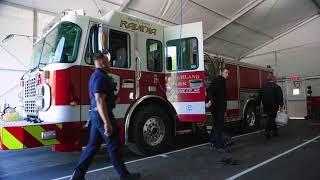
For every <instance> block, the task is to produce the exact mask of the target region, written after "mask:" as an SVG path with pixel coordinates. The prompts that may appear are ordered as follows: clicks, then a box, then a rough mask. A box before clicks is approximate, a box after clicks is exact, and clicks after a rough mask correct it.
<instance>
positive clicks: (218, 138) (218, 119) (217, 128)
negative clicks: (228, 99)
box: [211, 111, 225, 149]
mask: <svg viewBox="0 0 320 180" xmlns="http://www.w3.org/2000/svg"><path fill="white" fill-rule="evenodd" d="M212 113H213V118H214V119H213V128H212V130H211V140H212V142H214V146H215V148H217V149H220V148H224V144H225V142H224V137H223V127H224V111H214V112H212Z"/></svg>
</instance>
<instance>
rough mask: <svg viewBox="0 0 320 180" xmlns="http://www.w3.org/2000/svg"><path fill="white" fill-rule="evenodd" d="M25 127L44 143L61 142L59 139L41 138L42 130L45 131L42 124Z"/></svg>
mask: <svg viewBox="0 0 320 180" xmlns="http://www.w3.org/2000/svg"><path fill="white" fill-rule="evenodd" d="M24 129H25V131H27V132H28V133H29V134H30V135H31V136H33V137H34V138H36V139H37V140H38V141H39V142H41V143H42V144H43V145H52V144H60V142H59V141H58V140H57V139H50V140H43V139H42V138H41V132H45V130H44V129H43V128H42V127H41V126H26V127H24Z"/></svg>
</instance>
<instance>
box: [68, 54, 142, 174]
mask: <svg viewBox="0 0 320 180" xmlns="http://www.w3.org/2000/svg"><path fill="white" fill-rule="evenodd" d="M109 61H110V54H109V53H108V54H107V55H105V54H103V53H96V54H95V56H94V64H95V67H96V69H95V71H94V72H93V74H92V75H91V77H90V82H89V95H90V102H91V110H90V112H89V118H90V122H91V128H90V139H89V143H88V145H87V147H86V149H85V151H84V152H83V153H82V155H81V157H80V161H79V162H78V164H77V166H76V168H75V171H74V174H73V176H72V177H71V179H72V180H78V179H79V180H82V179H84V176H85V174H86V172H87V170H88V168H89V165H90V164H91V162H92V160H93V158H94V156H95V154H96V153H97V152H98V150H99V149H100V145H101V143H102V141H104V142H105V144H106V145H107V148H108V153H109V158H110V160H111V162H112V164H113V167H114V168H115V170H116V171H117V173H118V174H119V176H120V179H121V180H136V179H140V174H139V173H132V174H131V173H129V171H128V170H127V168H126V166H125V164H124V162H123V160H122V157H121V154H120V144H119V134H118V129H117V125H116V119H115V117H114V115H113V113H112V109H113V108H114V107H115V104H116V99H117V97H116V96H115V94H114V91H115V90H116V87H115V84H114V82H113V79H112V77H111V76H110V75H108V71H109V68H110V64H109Z"/></svg>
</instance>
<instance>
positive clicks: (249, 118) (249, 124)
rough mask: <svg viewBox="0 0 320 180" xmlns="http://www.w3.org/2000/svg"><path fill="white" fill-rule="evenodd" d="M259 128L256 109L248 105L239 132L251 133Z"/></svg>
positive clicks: (252, 105)
mask: <svg viewBox="0 0 320 180" xmlns="http://www.w3.org/2000/svg"><path fill="white" fill-rule="evenodd" d="M258 128H259V121H258V118H257V113H256V108H255V106H254V104H250V105H248V106H247V108H246V110H245V113H244V118H243V120H242V127H241V130H242V131H243V132H251V131H253V130H256V129H258Z"/></svg>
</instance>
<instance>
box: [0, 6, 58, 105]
mask: <svg viewBox="0 0 320 180" xmlns="http://www.w3.org/2000/svg"><path fill="white" fill-rule="evenodd" d="M35 14H36V16H34V15H35ZM34 17H36V18H34ZM53 18H54V14H48V13H45V12H42V11H38V10H34V9H31V8H26V7H23V6H18V5H14V4H11V3H6V2H0V27H1V28H0V82H1V86H0V107H1V110H2V106H3V104H4V102H7V103H9V104H10V105H11V106H13V107H16V106H18V104H19V102H18V92H19V91H20V87H19V86H18V85H19V82H20V78H21V76H22V75H23V74H24V72H25V71H26V70H27V69H29V65H30V58H31V54H32V45H33V39H32V38H26V37H19V36H15V37H14V38H12V39H11V40H9V41H7V42H1V41H2V39H4V38H5V37H6V36H7V35H8V34H21V35H28V36H33V35H34V34H35V35H36V36H40V35H41V33H42V29H43V28H44V26H45V25H46V24H47V23H48V22H50V21H51V20H52V19H53ZM35 28H36V29H35Z"/></svg>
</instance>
